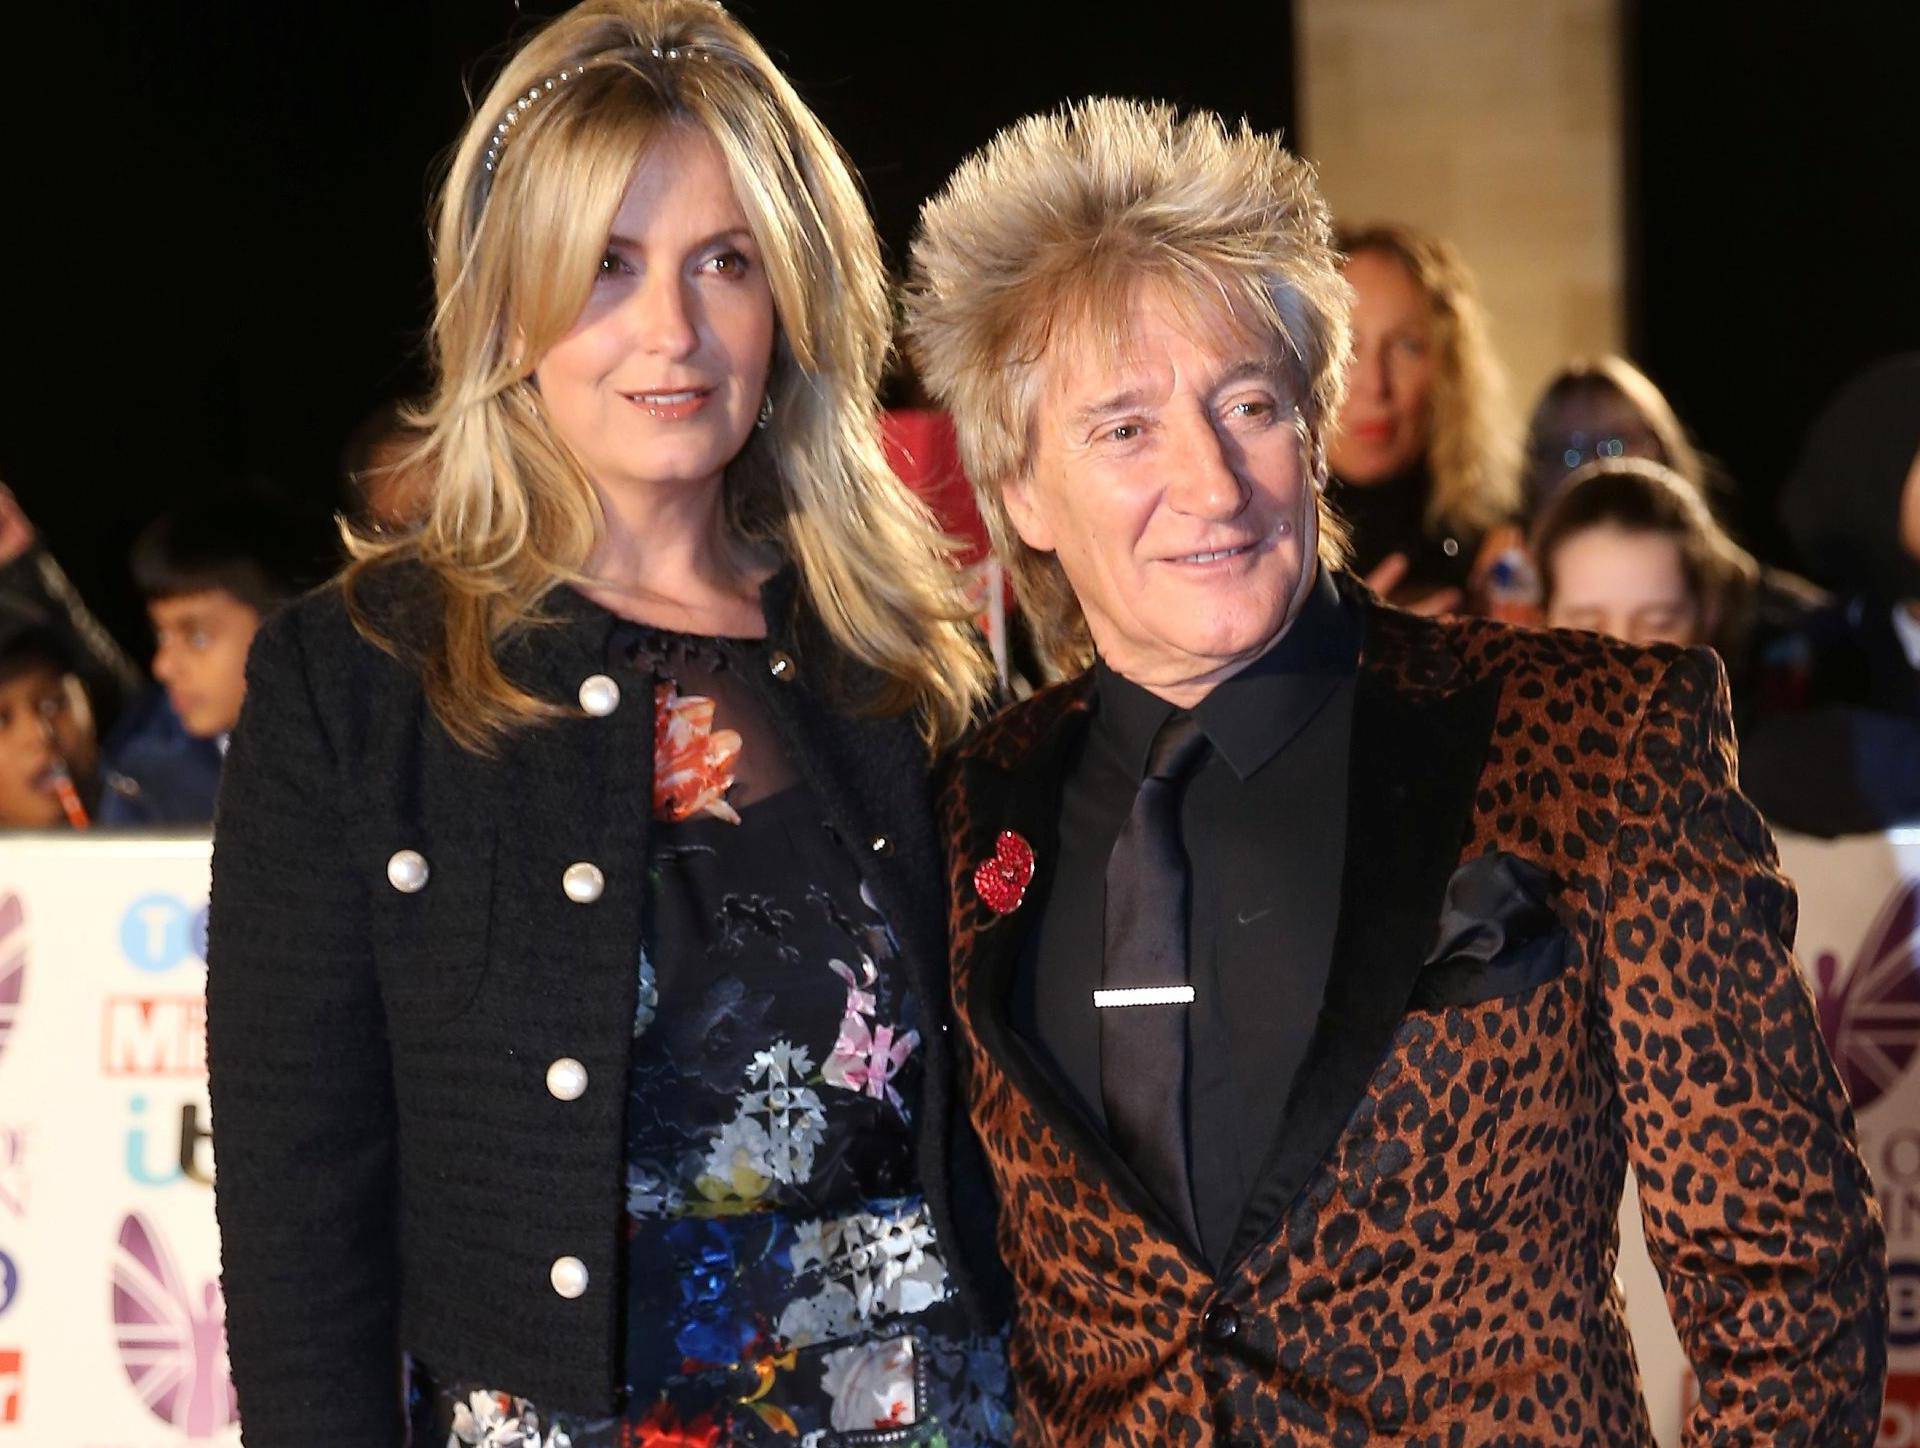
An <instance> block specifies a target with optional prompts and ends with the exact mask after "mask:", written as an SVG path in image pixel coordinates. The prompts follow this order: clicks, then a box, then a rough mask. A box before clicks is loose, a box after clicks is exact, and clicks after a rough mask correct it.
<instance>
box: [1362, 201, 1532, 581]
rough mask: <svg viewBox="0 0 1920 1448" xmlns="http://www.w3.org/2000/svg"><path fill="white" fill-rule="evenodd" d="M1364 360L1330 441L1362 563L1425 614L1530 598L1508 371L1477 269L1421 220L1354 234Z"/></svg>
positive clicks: (1368, 572) (1370, 574)
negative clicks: (1508, 412)
mask: <svg viewBox="0 0 1920 1448" xmlns="http://www.w3.org/2000/svg"><path fill="white" fill-rule="evenodd" d="M1338 245H1339V248H1340V250H1341V251H1342V252H1344V253H1345V255H1346V264H1345V266H1344V267H1343V268H1342V270H1343V273H1344V275H1345V276H1346V279H1347V284H1348V285H1349V286H1351V287H1352V288H1353V364H1352V367H1351V370H1350V371H1349V373H1348V384H1347V396H1346V401H1345V403H1344V404H1343V406H1342V407H1341V410H1340V416H1339V420H1338V424H1337V425H1336V426H1335V428H1334V429H1333V433H1332V436H1331V438H1330V439H1329V441H1328V447H1327V457H1328V463H1329V465H1330V467H1331V469H1332V474H1333V476H1332V479H1331V480H1330V483H1329V496H1330V497H1331V498H1332V500H1333V503H1334V506H1335V507H1336V508H1337V509H1338V510H1339V512H1340V514H1341V515H1342V516H1343V517H1344V518H1346V520H1347V522H1348V524H1349V525H1350V529H1351V533H1352V537H1353V549H1354V556H1353V567H1354V571H1355V572H1357V573H1359V574H1361V575H1362V576H1363V577H1365V578H1366V579H1367V580H1368V582H1369V583H1371V584H1372V585H1373V586H1374V588H1375V590H1376V591H1378V592H1380V593H1381V594H1383V595H1385V596H1387V597H1388V598H1390V599H1391V600H1392V601H1393V602H1395V603H1399V604H1402V605H1405V606H1408V607H1413V608H1416V609H1419V610H1420V611H1422V612H1429V613H1442V612H1447V611H1450V610H1453V609H1456V608H1464V609H1466V610H1468V611H1472V612H1507V611H1509V609H1508V607H1507V605H1509V604H1510V603H1513V602H1515V601H1518V602H1522V603H1524V602H1525V601H1526V600H1527V597H1528V596H1529V595H1530V594H1531V581H1530V579H1528V578H1526V577H1525V576H1524V563H1523V560H1522V559H1521V558H1520V556H1519V550H1518V547H1517V545H1518V543H1519V535H1518V534H1517V533H1516V532H1515V531H1514V530H1513V528H1512V526H1511V525H1512V523H1513V521H1514V519H1515V517H1516V516H1517V513H1518V503H1519V476H1518V466H1517V457H1516V448H1515V446H1514V440H1513V438H1512V436H1511V435H1510V433H1509V431H1508V429H1507V427H1506V425H1505V423H1504V421H1503V408H1504V401H1505V397H1504V394H1505V382H1504V379H1503V377H1502V375H1501V371H1500V364H1499V361H1498V359H1496V358H1495V356H1494V353H1493V348H1492V345H1491V343H1490V341H1489V340H1488V337H1487V322H1486V316H1485V313H1484V312H1483V311H1482V310H1481V307H1480V302H1479V299H1478V297H1477V296H1476V295H1475V291H1474V285H1473V277H1472V274H1471V273H1470V272H1468V270H1467V268H1466V265H1465V263H1464V262H1462V261H1461V260H1460V257H1459V255H1458V254H1457V253H1456V252H1455V251H1454V249H1453V248H1452V247H1451V246H1449V245H1448V244H1447V243H1446V242H1444V241H1442V240H1440V239H1439V238H1438V237H1431V236H1425V235H1422V234H1421V233H1419V232H1417V231H1414V230H1413V229H1412V228H1410V227H1405V226H1395V225H1380V226H1369V227H1366V228H1363V229H1361V230H1357V231H1348V232H1343V233H1342V234H1341V235H1340V237H1339V240H1338Z"/></svg>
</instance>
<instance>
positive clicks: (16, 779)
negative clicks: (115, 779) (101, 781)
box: [0, 663, 97, 829]
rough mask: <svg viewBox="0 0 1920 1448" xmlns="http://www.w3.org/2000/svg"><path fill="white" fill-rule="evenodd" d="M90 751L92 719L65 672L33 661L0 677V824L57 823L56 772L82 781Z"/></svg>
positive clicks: (89, 762) (92, 758)
mask: <svg viewBox="0 0 1920 1448" xmlns="http://www.w3.org/2000/svg"><path fill="white" fill-rule="evenodd" d="M96 753H97V749H96V745H95V740H94V735H93V718H92V716H91V715H90V714H89V713H88V712H87V707H86V701H85V699H84V698H83V697H82V696H81V694H80V690H79V686H78V684H77V683H76V682H75V681H74V680H73V679H72V678H71V677H70V676H67V675H65V674H63V673H62V672H61V671H60V670H59V669H58V668H56V667H55V666H54V665H53V664H50V663H45V664H43V663H34V664H29V665H27V666H26V667H25V668H22V669H20V670H19V671H18V672H16V673H14V674H13V675H11V676H10V677H8V678H7V679H5V680H4V681H0V825H7V826H11V827H13V828H16V829H19V828H39V829H45V828H47V827H49V826H52V825H57V824H60V823H61V822H62V821H63V820H64V819H65V818H66V816H65V813H64V811H62V809H61V807H60V796H59V795H58V794H57V793H56V792H55V786H54V779H55V776H56V774H57V773H58V772H59V771H60V770H61V769H62V768H64V769H65V770H66V771H67V773H68V775H69V776H70V777H72V778H73V779H74V780H75V781H76V782H77V783H84V781H86V780H87V779H89V778H90V777H91V776H92V774H93V770H94V765H95V763H96V758H95V756H96Z"/></svg>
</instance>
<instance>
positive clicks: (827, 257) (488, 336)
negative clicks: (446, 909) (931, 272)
mask: <svg viewBox="0 0 1920 1448" xmlns="http://www.w3.org/2000/svg"><path fill="white" fill-rule="evenodd" d="M669 126H690V127H694V128H697V129H698V130H700V131H703V132H704V133H706V134H707V135H708V136H710V137H711V138H712V139H713V141H714V142H715V143H716V144H717V145H718V146H719V148H720V151H721V153H722V154H723V155H724V157H725V159H726V163H727V169H728V171H729V174H730V176H731V179H732V182H733V188H734V192H735V194H736V196H737V197H738V199H739V201H740V204H741V206H742V208H743V209H744V210H745V212H746V215H747V217H748V220H749V223H750V224H751V226H752V229H753V232H754V236H755V239H756V240H757V241H758V243H759V246H760V249H761V252H762V255H763V257H764V265H765V266H766V267H767V271H768V278H769V282H770V284H771V289H772V292H773V298H774V307H775V311H776V313H777V316H778V319H779V335H778V340H777V342H776V345H775V350H774V359H773V365H772V371H771V373H770V375H769V379H768V383H767V391H768V396H769V400H770V402H771V404H772V415H773V419H774V420H773V423H772V425H771V426H769V427H766V428H764V429H759V430H756V431H755V432H754V433H753V435H752V436H751V437H750V438H749V440H748V442H747V444H746V446H745V447H744V448H743V449H742V451H741V452H740V454H739V456H738V457H736V458H735V459H734V460H733V462H732V463H731V464H730V465H729V467H728V469H727V474H726V480H725V509H726V519H727V524H728V526H729V528H730V530H731V531H732V533H733V534H734V535H735V536H736V537H738V538H740V539H742V540H747V541H751V542H759V543H769V544H772V545H775V546H777V547H778V548H779V549H780V550H781V551H782V552H783V553H784V555H785V556H786V557H787V558H789V559H791V561H792V562H793V564H794V565H795V566H796V568H797V571H798V574H799V579H800V585H801V589H802V592H803V594H804V596H805V599H806V601H807V603H808V604H809V605H810V606H811V608H812V609H813V611H814V613H815V614H816V615H817V616H818V617H819V619H820V621H821V623H822V624H823V625H824V626H825V628H826V630H827V632H828V634H829V635H830V636H831V638H832V639H833V640H834V642H835V643H836V644H837V645H838V646H839V647H840V648H841V649H843V650H844V651H845V652H846V653H847V654H848V655H850V656H851V657H852V658H853V659H855V660H857V661H859V662H860V663H862V664H865V665H868V666H869V667H870V668H872V669H873V670H875V671H876V672H877V673H878V675H879V676H880V678H881V680H882V683H881V684H880V685H879V687H878V691H877V696H876V697H871V698H866V699H862V700H858V701H848V702H850V703H857V704H858V705H859V706H861V707H863V708H867V709H871V710H872V711H873V712H878V713H899V712H905V711H909V710H911V711H914V712H916V713H917V715H918V717H919V721H920V724H921V727H922V731H923V733H924V735H925V737H926V738H927V739H928V741H929V743H931V744H935V745H938V744H941V743H945V742H947V741H950V740H952V739H954V738H956V737H957V736H958V735H959V734H960V732H961V731H962V730H963V729H964V728H965V726H966V724H967V722H968V721H969V719H970V718H971V717H972V715H973V713H974V712H975V709H976V708H977V706H978V705H979V703H980V702H981V701H982V700H983V699H984V697H985V694H986V688H987V679H988V673H987V665H986V662H985V659H984V657H983V655H982V653H981V651H980V649H979V648H978V646H977V645H976V644H975V643H974V641H973V639H972V637H971V635H970V633H969V631H968V629H967V627H966V623H965V620H966V616H967V609H966V604H965V601H964V598H963V595H962V593H961V586H960V580H959V577H958V574H957V571H956V569H955V566H954V563H953V560H952V555H951V549H950V545H949V544H948V542H947V540H946V539H944V538H943V537H942V536H941V535H940V533H939V531H938V529H937V528H936V527H935V525H934V522H933V518H932V515H931V514H930V513H929V512H928V511H927V510H926V509H925V508H924V507H923V506H922V505H921V504H920V503H919V502H918V500H916V499H915V498H914V497H913V496H912V495H911V494H910V493H909V492H908V491H907V490H906V489H905V488H904V487H903V486H902V485H900V484H899V483H898V482H896V481H895V479H894V478H893V476H892V475H891V473H889V471H888V469H887V464H886V459H885V454H884V453H883V451H882V449H881V444H880V439H879V433H878V426H877V417H876V414H875V405H874V397H875V390H876V388H877V386H878V383H879V379H880V375H881V371H882V368H883V366H884V364H885V360H886V355H887V350H888V345H889V329H890V322H891V317H890V312H889V308H888V303H887V289H886V274H885V271H884V270H883V268H882V266H881V262H880V251H879V243H878V240H877V239H876V237H875V234H874V230H873V223H872V220H871V218H870V217H869V215H868V213H867V209H866V206H865V203H864V201H863V200H862V198H861V195H860V191H859V188H858V185H857V183H856V182H855V180H854V177H853V174H852V172H851V170H850V169H849V167H848V164H847V162H846V159H845V157H844V156H843V155H842V153H841V152H840V150H839V148H838V147H837V146H836V145H835V144H834V142H833V139H832V137H830V136H829V135H828V134H827V132H826V130H825V128H824V127H822V126H821V124H820V122H819V120H818V119H817V118H816V117H815V116H814V115H813V113H812V112H811V111H810V110H809V109H808V108H807V106H806V104H805V103H804V102H803V101H802V100H801V99H800V97H799V96H798V95H797V94H796V93H795V92H794V90H793V88H792V86H791V85H789V84H788V83H787V81H786V79H785V78H784V77H783V76H782V75H781V74H780V73H779V71H778V70H776V69H775V68H774V65H773V62H772V61H771V60H770V59H769V58H768V57H767V55H766V53H765V51H763V50H762V49H761V48H760V46H759V45H758V43H756V42H755V41H754V39H753V37H752V36H750V35H749V34H748V33H747V32H746V31H745V30H744V29H743V28H742V27H741V26H740V25H739V23H738V22H736V21H735V20H734V19H733V18H732V17H731V16H730V15H728V14H727V13H726V11H725V10H723V9H721V8H720V7H719V6H718V5H716V4H710V3H706V0H589V3H586V4H583V5H580V6H577V7H576V8H574V9H572V10H570V11H568V12H567V13H566V14H564V15H562V16H560V17H559V18H558V19H556V20H554V21H553V22H551V23H550V24H548V25H547V26H545V27H544V28H543V29H541V30H540V31H539V32H538V33H536V34H535V35H533V36H532V37H531V38H530V39H529V40H528V41H527V42H526V43H525V44H524V45H523V46H522V47H521V49H520V50H519V51H518V53H517V54H515V55H514V56H513V58H512V59H511V60H509V61H508V62H507V64H506V66H505V68H504V69H503V70H502V71H501V73H500V75H499V77H498V78H497V79H496V80H495V81H494V83H493V85H492V87H491V88H490V89H489V90H488V92H487V95H486V97H485V99H484V100H482V101H481V102H480V104H479V106H478V108H477V109H476V111H475V112H474V116H473V119H472V120H471V122H470V123H469V124H468V126H467V129H466V132H465V134H464V135H463V136H462V138H461V140H460V143H459V146H458V148H457V150H456V152H455V154H454V157H453V161H452V165H451V168H450V171H449V173H448V175H447V178H446V181H445V184H444V186H443V188H442V191H441V194H440V199H439V205H438V220H437V223H436V225H435V227H434V286H435V292H436V297H437V306H436V309H435V312H434V318H433V328H432V356H433V363H434V371H435V376H436V379H437V381H436V385H435V387H434V390H433V392H432V394H431V396H430V397H429V398H428V400H427V401H426V403H425V404H424V405H423V406H421V407H420V408H418V409H417V410H416V411H415V412H414V414H413V415H412V417H411V418H410V419H409V420H410V422H411V423H412V424H413V425H414V426H415V427H417V428H418V429H419V439H420V440H419V442H418V444H417V445H416V446H415V447H414V448H413V449H412V451H411V453H410V455H409V456H408V457H407V458H406V459H405V461H404V462H403V463H402V464H401V469H402V471H403V472H405V473H407V474H414V475H418V477H419V480H420V481H419V485H418V487H417V489H416V490H415V491H414V496H417V497H421V498H422V499H423V500H424V504H423V507H422V510H421V512H420V515H419V516H418V518H417V519H416V520H415V521H414V522H413V523H412V524H411V526H409V527H407V528H405V529H404V530H403V531H401V532H398V533H379V532H375V531H372V530H356V529H351V528H349V529H348V530H347V545H348V549H349V552H350V553H351V556H352V562H351V563H350V564H349V565H348V568H347V572H346V576H345V580H344V582H345V586H346V591H347V596H348V600H349V604H350V606H352V607H354V609H355V619H356V622H357V623H358V624H359V626H360V628H361V629H362V631H363V632H364V633H366V634H367V635H368V636H369V637H370V638H372V639H373V640H374V641H375V642H376V643H379V644H380V645H381V646H382V647H386V648H388V649H390V650H393V651H395V652H399V651H400V646H399V645H398V643H397V642H396V638H395V635H394V633H393V632H392V631H391V630H390V629H388V628H387V627H386V626H385V625H384V623H383V622H382V621H379V620H375V619H374V618H372V617H371V616H370V614H369V612H368V611H367V610H365V609H362V608H360V607H359V606H358V604H357V603H356V602H355V592H354V590H355V587H356V585H357V584H359V583H360V582H362V581H363V580H364V579H365V578H366V576H367V575H368V574H369V572H370V571H371V570H373V569H374V568H376V567H378V566H379V565H381V564H384V563H388V562H391V561H397V560H401V559H413V560H417V561H418V562H420V563H421V564H423V565H424V566H425V567H426V569H427V570H428V572H429V574H430V575H431V577H432V578H433V579H434V580H435V582H436V583H437V585H438V590H439V594H440V599H441V604H442V609H443V613H442V617H441V618H440V620H439V625H440V627H439V634H438V637H437V638H436V639H434V640H433V641H432V642H430V643H429V644H427V645H426V646H425V647H424V648H423V649H422V650H421V655H422V656H421V658H420V660H419V662H420V664H421V666H422V670H423V675H424V679H425V686H426V691H427V697H428V700H429V702H430V703H431V705H432V707H433V710H434V713H435V714H436V716H437V717H438V718H439V719H440V721H441V723H442V724H443V725H444V726H445V727H446V729H447V731H448V732H449V733H450V734H452V735H453V736H454V737H455V738H456V739H458V740H459V741H460V742H461V743H462V744H463V745H465V746H466V747H468V748H470V749H473V750H476V751H479V752H486V751H488V750H489V749H491V748H492V747H493V746H494V745H495V744H496V743H497V742H498V740H499V739H500V737H501V736H502V735H504V734H505V733H506V732H508V731H509V730H511V729H513V728H515V727H517V726H520V725H524V724H527V723H531V722H534V721H537V720H539V719H541V718H544V717H549V716H551V715H553V714H554V713H556V712H558V710H557V708H556V706H554V705H551V704H548V703H546V702H544V701H542V700H541V699H538V698H536V697H535V696H533V695H532V694H530V693H528V692H527V691H525V690H524V689H522V688H521V687H520V686H518V685H517V684H515V683H514V682H513V681H512V680H510V679H509V678H508V677H507V675H506V673H505V672H504V670H503V669H502V667H501V665H500V662H499V658H498V655H497V649H498V646H499V644H500V643H501V641H502V639H503V638H504V637H505V636H506V635H508V634H509V633H510V632H513V631H515V630H517V629H521V628H524V627H529V626H533V625H536V624H538V623H540V622H541V621H542V619H543V617H544V614H543V612H542V610H541V607H540V605H541V602H542V600H543V599H544V598H545V597H546V596H547V594H548V593H549V592H550V591H551V590H552V589H553V588H554V587H556V586H557V585H560V584H562V583H569V582H571V583H579V582H582V581H584V578H583V573H582V569H583V568H584V566H585V564H586V562H587V559H588V557H589V555H590V554H591V552H592V550H593V549H594V547H595V546H596V545H597V544H598V542H599V540H600V538H601V536H602V530H603V528H604V521H603V517H602V513H601V509H600V504H599V501H598V498H597V496H596V494H595V492H594V490H593V487H592V485H591V483H590V482H589V481H588V479H587V477H586V474H585V473H584V472H583V471H582V469H581V467H580V465H579V463H578V462H577V461H576V460H575V459H574V457H573V456H572V454H571V453H570V451H569V450H568V449H567V448H566V446H565V445H564V444H563V443H562V442H561V440H560V439H559V437H558V436H557V435H556V434H555V432H554V431H553V429H552V427H551V426H550V425H549V423H548V421H547V419H546V417H545V415H544V412H543V410H542V408H541V406H540V402H539V394H538V390H537V388H536V386H535V385H534V382H533V369H534V365H535V363H536V362H537V360H538V359H539V358H540V357H541V356H543V355H544V354H545V352H546V351H547V349H548V348H549V347H551V346H552V345H553V344H554V343H555V342H556V341H558V340H559V339H560V338H561V337H563V336H564V335H566V333H567V331H568V330H569V329H570V328H571V327H572V325H573V323H574V321H575V319H576V318H577V317H578V316H579V314H580V312H581V309H582V308H583V307H584V306H585V304H586V301H587V298H588V295H589V292H590V290H591V287H592V284H593V277H594V274H595V271H596V269H597V267H598V264H599V262H600V259H601V257H602V255H603V253H604V251H605V247H606V241H607V234H608V231H609V228H610V227H611V225H612V222H613V217H614V214H615V212H616V211H617V210H618V208H619V205H620V201H621V198H622V196H623V194H624V193H625V190H626V186H627V182H628V178H629V176H630V174H631V173H632V170H633V167H634V165H635V163H636V162H637V161H638V159H639V158H640V156H641V155H642V153H643V152H644V151H645V150H646V148H647V146H648V145H649V144H650V143H651V142H652V141H653V140H654V138H655V137H657V136H658V135H659V134H660V133H661V132H662V131H663V130H664V129H665V128H667V127H669ZM769 623H770V624H773V623H774V621H773V620H769Z"/></svg>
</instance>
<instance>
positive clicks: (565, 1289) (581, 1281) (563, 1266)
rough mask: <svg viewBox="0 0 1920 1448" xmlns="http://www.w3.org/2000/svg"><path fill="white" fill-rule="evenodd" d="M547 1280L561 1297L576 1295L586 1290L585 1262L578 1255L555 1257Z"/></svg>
mask: <svg viewBox="0 0 1920 1448" xmlns="http://www.w3.org/2000/svg"><path fill="white" fill-rule="evenodd" d="M547 1280H548V1281H549V1282H551V1283H552V1284H553V1290H554V1291H555V1292H557V1293H559V1294H560V1295H561V1296H562V1297H565V1298H575V1297H578V1296H579V1295H580V1294H581V1293H583V1292H585V1291H586V1290H587V1264H586V1263H584V1262H582V1261H581V1260H580V1259H579V1258H578V1257H555V1258H554V1259H553V1266H552V1268H551V1269H550V1270H549V1271H548V1272H547Z"/></svg>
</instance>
